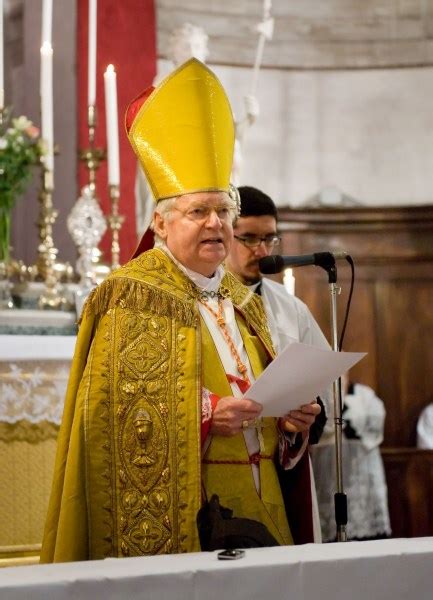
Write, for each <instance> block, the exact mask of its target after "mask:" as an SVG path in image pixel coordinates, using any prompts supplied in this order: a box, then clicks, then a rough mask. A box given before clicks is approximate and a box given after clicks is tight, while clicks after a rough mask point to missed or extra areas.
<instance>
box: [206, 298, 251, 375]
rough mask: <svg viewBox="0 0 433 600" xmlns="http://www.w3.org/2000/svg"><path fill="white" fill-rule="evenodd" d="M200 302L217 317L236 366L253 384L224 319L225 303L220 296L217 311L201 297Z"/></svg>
mask: <svg viewBox="0 0 433 600" xmlns="http://www.w3.org/2000/svg"><path fill="white" fill-rule="evenodd" d="M200 303H201V304H202V305H203V306H204V307H205V308H206V310H207V311H208V312H210V313H211V315H213V316H214V317H215V319H216V322H217V324H218V327H219V328H220V329H221V333H222V335H223V337H224V339H225V341H226V342H227V345H228V347H229V350H230V352H231V355H232V356H233V358H234V359H235V362H236V367H237V369H238V373H239V374H240V375H241V376H242V377H243V379H245V381H246V382H247V383H248V384H251V381H250V378H249V377H248V369H247V367H246V365H245V364H244V363H243V362H242V360H241V357H240V356H239V352H238V351H237V348H236V346H235V343H234V341H233V339H232V337H231V335H230V333H229V331H228V329H227V323H226V321H225V319H224V313H223V304H222V299H221V298H220V297H219V296H218V311H215V310H214V309H213V308H212V307H211V306H209V304H208V303H207V302H206V301H204V299H200Z"/></svg>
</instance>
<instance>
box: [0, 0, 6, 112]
mask: <svg viewBox="0 0 433 600" xmlns="http://www.w3.org/2000/svg"><path fill="white" fill-rule="evenodd" d="M3 46H4V42H3V0H0V110H2V109H3V108H4V105H5V104H4V102H5V86H4V79H3V61H4V58H3Z"/></svg>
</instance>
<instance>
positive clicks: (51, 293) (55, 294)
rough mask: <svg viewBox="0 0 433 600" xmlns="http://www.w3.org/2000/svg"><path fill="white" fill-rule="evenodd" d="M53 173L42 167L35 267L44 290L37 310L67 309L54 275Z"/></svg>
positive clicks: (54, 215) (55, 250)
mask: <svg viewBox="0 0 433 600" xmlns="http://www.w3.org/2000/svg"><path fill="white" fill-rule="evenodd" d="M53 189H54V185H53V173H52V171H48V170H47V169H46V168H45V165H43V168H42V189H41V192H40V194H39V202H40V212H39V219H38V223H37V224H38V227H39V240H40V243H39V246H38V258H37V261H36V266H37V270H38V274H39V275H40V276H41V277H42V279H43V280H44V282H45V290H44V292H43V294H42V295H41V296H40V298H39V308H42V309H64V308H67V300H66V298H64V297H63V296H62V295H61V293H60V291H59V286H58V281H57V277H56V273H55V268H54V267H55V264H56V257H57V253H58V250H57V248H56V247H55V246H54V240H53V225H54V223H55V220H56V218H57V215H58V212H57V210H55V209H54V207H53Z"/></svg>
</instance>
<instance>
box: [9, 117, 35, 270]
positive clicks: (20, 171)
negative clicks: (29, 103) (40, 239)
mask: <svg viewBox="0 0 433 600" xmlns="http://www.w3.org/2000/svg"><path fill="white" fill-rule="evenodd" d="M43 154H44V147H43V143H42V140H41V138H40V136H39V129H38V128H37V127H35V126H34V125H33V123H32V122H31V121H29V119H27V117H24V116H21V117H18V118H16V119H12V118H11V117H10V114H8V112H7V111H4V112H3V123H2V124H0V261H7V260H8V259H9V244H10V218H11V212H12V209H13V207H14V204H15V201H16V199H17V198H18V197H19V196H21V195H22V194H23V193H24V191H25V189H26V187H27V186H28V184H29V182H30V180H31V176H32V167H33V165H36V164H38V163H39V162H40V158H41V156H42V155H43Z"/></svg>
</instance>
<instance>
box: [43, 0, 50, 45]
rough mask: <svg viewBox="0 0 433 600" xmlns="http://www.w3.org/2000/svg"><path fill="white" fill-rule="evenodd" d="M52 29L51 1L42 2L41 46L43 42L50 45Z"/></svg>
mask: <svg viewBox="0 0 433 600" xmlns="http://www.w3.org/2000/svg"><path fill="white" fill-rule="evenodd" d="M52 29H53V0H43V4H42V40H41V45H42V46H43V45H44V43H45V42H48V43H49V44H51V43H52Z"/></svg>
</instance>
